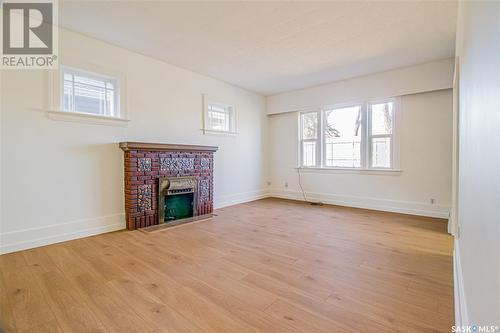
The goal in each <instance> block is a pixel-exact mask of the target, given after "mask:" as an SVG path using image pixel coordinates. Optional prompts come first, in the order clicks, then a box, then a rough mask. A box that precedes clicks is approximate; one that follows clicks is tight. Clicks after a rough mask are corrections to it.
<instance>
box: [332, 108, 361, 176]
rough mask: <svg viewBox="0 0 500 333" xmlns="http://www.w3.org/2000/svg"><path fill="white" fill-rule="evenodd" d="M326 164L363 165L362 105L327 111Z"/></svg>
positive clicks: (356, 166)
mask: <svg viewBox="0 0 500 333" xmlns="http://www.w3.org/2000/svg"><path fill="white" fill-rule="evenodd" d="M323 132H324V137H325V139H324V142H325V166H327V167H347V168H359V167H361V107H360V106H351V107H346V108H341V109H332V110H326V111H325V126H324V131H323Z"/></svg>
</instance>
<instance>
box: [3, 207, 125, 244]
mask: <svg viewBox="0 0 500 333" xmlns="http://www.w3.org/2000/svg"><path fill="white" fill-rule="evenodd" d="M124 228H125V214H123V213H121V214H113V215H107V216H102V217H97V218H91V219H82V220H77V221H72V222H67V223H62V224H53V225H49V226H45V227H39V228H29V229H23V230H16V231H11V232H4V233H2V234H0V254H5V253H10V252H15V251H21V250H26V249H31V248H34V247H39V246H44V245H50V244H54V243H59V242H64V241H68V240H72V239H77V238H83V237H88V236H93V235H97V234H102V233H105V232H110V231H116V230H122V229H124Z"/></svg>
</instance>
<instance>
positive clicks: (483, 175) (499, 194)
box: [455, 1, 500, 326]
mask: <svg viewBox="0 0 500 333" xmlns="http://www.w3.org/2000/svg"><path fill="white" fill-rule="evenodd" d="M457 30H458V31H457V55H458V57H459V61H460V63H459V71H460V83H459V85H460V88H459V193H458V200H459V205H458V220H459V238H458V239H457V242H456V246H455V265H456V269H457V277H456V281H457V283H456V287H457V288H458V290H457V293H456V295H458V296H459V297H456V299H457V300H458V304H457V306H456V308H457V310H458V311H457V316H456V317H457V318H456V319H457V324H462V325H467V324H470V325H473V324H477V325H497V326H500V2H498V1H491V2H487V1H461V2H460V6H459V19H458V29H457Z"/></svg>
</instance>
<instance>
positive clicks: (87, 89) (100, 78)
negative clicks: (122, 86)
mask: <svg viewBox="0 0 500 333" xmlns="http://www.w3.org/2000/svg"><path fill="white" fill-rule="evenodd" d="M61 81H62V82H61V106H62V109H63V111H69V112H80V113H88V114H93V115H101V116H109V117H120V110H119V109H120V102H119V99H120V98H119V86H118V79H117V78H113V77H108V76H104V75H100V74H96V73H90V72H87V71H81V70H77V69H73V68H69V67H63V69H62V80H61Z"/></svg>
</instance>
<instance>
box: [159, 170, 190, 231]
mask: <svg viewBox="0 0 500 333" xmlns="http://www.w3.org/2000/svg"><path fill="white" fill-rule="evenodd" d="M158 183H159V186H158V224H161V223H171V222H177V221H178V220H180V219H185V218H189V217H194V216H197V215H198V210H197V206H198V198H197V195H196V193H197V189H198V180H197V179H196V177H177V178H174V177H162V178H160V179H159V182H158Z"/></svg>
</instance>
